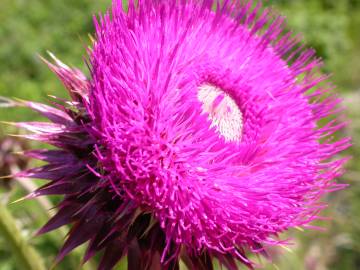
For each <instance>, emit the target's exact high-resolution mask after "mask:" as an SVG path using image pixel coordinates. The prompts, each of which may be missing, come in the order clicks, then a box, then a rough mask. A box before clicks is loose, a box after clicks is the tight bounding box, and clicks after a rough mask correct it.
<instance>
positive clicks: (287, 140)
mask: <svg viewBox="0 0 360 270" xmlns="http://www.w3.org/2000/svg"><path fill="white" fill-rule="evenodd" d="M134 2H135V1H130V3H129V7H128V11H124V9H123V8H122V6H121V1H120V0H118V1H117V0H115V1H114V3H113V7H112V9H111V11H110V12H109V13H107V14H106V15H104V16H103V17H101V18H100V19H99V20H95V25H96V38H95V42H94V45H93V48H92V49H91V50H89V58H90V60H89V66H90V70H91V77H90V79H87V78H86V77H85V76H84V75H83V74H82V73H81V72H80V71H78V70H76V69H71V68H69V67H67V66H65V65H64V64H62V63H61V62H59V61H58V60H56V63H55V64H50V63H48V65H49V66H50V68H51V69H52V70H53V71H54V72H55V73H56V74H57V75H58V76H59V78H60V79H61V80H62V81H63V83H64V85H65V87H66V88H67V89H68V90H69V93H70V95H71V98H72V99H71V101H63V102H62V101H60V100H58V101H57V103H54V107H49V106H45V105H41V104H37V103H33V102H25V105H27V106H29V107H31V108H32V109H34V110H36V111H39V112H40V113H41V114H43V115H44V116H46V117H47V118H49V119H50V120H51V122H52V123H19V124H18V125H19V126H22V127H25V128H27V129H29V130H31V131H33V134H32V135H29V136H28V137H29V138H30V139H36V140H40V141H43V142H47V143H49V144H52V145H54V146H56V147H58V148H59V149H58V150H34V151H30V152H27V153H26V154H27V155H28V156H30V157H33V158H37V159H40V160H44V161H47V162H48V165H45V166H43V167H40V168H35V169H31V170H29V171H26V172H23V173H22V174H21V176H26V177H35V178H43V179H48V180H49V182H48V184H46V185H44V186H43V187H41V188H40V189H39V190H37V191H36V192H35V193H34V194H31V195H30V197H32V196H40V195H50V194H51V195H53V194H61V195H64V198H63V201H62V202H61V203H60V204H59V206H58V208H59V210H58V213H57V214H56V215H55V216H54V217H53V218H52V219H51V220H50V221H49V222H48V223H47V224H46V225H45V226H44V227H43V228H42V229H41V230H40V233H45V232H48V231H51V230H54V229H56V228H58V227H60V226H63V225H65V224H71V225H72V229H71V231H70V234H69V237H68V238H67V240H66V242H65V244H64V246H63V248H62V250H61V251H60V254H59V256H58V258H57V259H58V260H61V259H62V258H63V257H64V256H65V255H66V254H67V253H69V252H70V251H71V250H72V249H73V248H75V247H76V246H78V245H80V244H82V243H85V242H87V241H89V243H88V249H87V252H86V254H85V257H84V261H87V260H88V259H90V258H91V257H92V256H93V255H95V254H96V253H97V252H100V251H102V250H104V253H103V257H102V261H101V263H100V266H99V269H111V268H112V267H113V266H114V265H115V264H116V263H117V262H118V260H119V259H120V258H121V257H122V256H124V255H127V256H128V262H129V269H159V268H162V269H178V267H179V266H178V262H179V259H182V260H183V261H184V263H185V264H186V265H187V266H188V267H189V268H190V269H212V261H211V260H212V258H217V259H218V260H219V262H220V263H221V264H223V265H224V266H226V267H227V268H228V269H237V264H236V261H240V262H242V263H243V264H245V265H247V266H248V267H250V268H252V267H254V266H255V265H254V263H253V262H252V261H250V259H249V258H248V254H249V253H261V254H266V248H267V247H268V246H273V245H278V244H284V243H285V244H286V241H284V240H281V239H280V238H279V234H280V233H282V232H284V231H286V230H288V229H290V228H293V227H297V226H301V227H311V226H310V225H309V223H310V222H311V221H313V220H315V219H316V218H317V217H318V213H319V211H320V210H321V209H322V208H323V207H324V206H325V205H324V204H323V203H321V202H320V201H319V199H320V198H321V196H322V195H323V194H324V193H327V192H331V191H334V190H338V189H341V188H342V187H343V186H342V185H340V184H337V183H335V182H334V179H335V178H336V177H337V176H339V175H340V174H341V173H342V167H343V163H344V162H345V159H339V158H336V157H334V156H335V155H336V154H337V153H339V152H340V151H342V150H344V149H345V148H347V147H348V146H349V139H348V138H340V139H334V136H333V134H334V133H335V132H336V131H338V130H339V129H341V128H342V127H343V126H344V125H345V124H344V123H342V122H341V121H339V120H338V118H337V116H338V115H339V114H340V112H341V108H339V102H340V100H339V99H338V98H337V97H336V96H335V95H334V93H333V92H332V88H333V87H332V86H331V85H330V84H329V83H327V82H326V79H327V76H323V75H321V74H320V72H319V70H318V68H319V66H320V61H319V59H317V58H315V56H314V52H313V51H312V50H308V49H305V48H304V46H303V45H301V44H299V39H298V38H297V37H293V35H292V33H286V32H285V31H284V23H283V20H284V19H283V18H282V17H278V16H275V15H273V13H272V12H271V11H270V10H268V9H264V8H262V7H261V4H260V3H258V4H256V5H254V3H253V2H252V1H213V0H198V1H195V0H193V1H191V0H188V1H185V0H184V1H176V0H166V1H165V0H164V1H162V0H152V1H145V0H143V1H142V0H140V1H138V2H139V3H138V4H135V3H134ZM220 2H221V3H220ZM214 4H216V8H215V9H212V7H213V6H214ZM254 6H255V7H254ZM55 107H56V108H55ZM321 119H323V121H322V122H321V123H322V124H321V125H320V124H319V120H321ZM329 119H331V120H329ZM325 120H326V121H325ZM325 122H327V123H326V124H323V123H325Z"/></svg>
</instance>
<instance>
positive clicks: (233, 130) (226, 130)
mask: <svg viewBox="0 0 360 270" xmlns="http://www.w3.org/2000/svg"><path fill="white" fill-rule="evenodd" d="M198 99H199V100H200V101H201V102H202V111H203V113H206V114H208V116H209V120H210V121H211V127H214V128H215V129H216V131H217V132H218V133H219V134H220V135H222V136H223V137H224V138H225V141H235V142H239V141H240V139H241V135H242V129H243V117H242V113H241V111H240V109H239V107H238V106H237V104H236V102H235V101H234V100H233V99H232V98H231V97H230V96H229V95H228V94H226V93H225V92H224V91H223V90H221V89H220V88H218V87H216V86H214V85H211V84H203V85H201V86H200V87H199V88H198Z"/></svg>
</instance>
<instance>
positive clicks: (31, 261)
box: [0, 203, 46, 270]
mask: <svg viewBox="0 0 360 270" xmlns="http://www.w3.org/2000/svg"><path fill="white" fill-rule="evenodd" d="M0 234H1V235H2V236H3V237H5V240H6V242H7V243H8V244H9V247H10V248H11V249H12V252H13V254H14V256H15V257H16V263H17V264H18V266H19V269H28V270H45V269H46V268H45V266H44V264H43V261H42V259H41V257H40V256H39V254H38V253H37V252H36V251H35V249H33V248H32V247H31V246H30V245H29V244H28V243H27V241H26V240H25V239H24V238H23V236H22V234H21V231H20V230H19V229H18V228H17V226H16V221H15V219H14V218H13V216H12V215H11V213H10V212H9V211H8V210H7V209H6V207H5V206H4V205H3V204H2V203H0Z"/></svg>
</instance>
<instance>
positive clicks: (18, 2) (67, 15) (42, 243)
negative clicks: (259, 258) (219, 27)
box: [0, 0, 360, 270]
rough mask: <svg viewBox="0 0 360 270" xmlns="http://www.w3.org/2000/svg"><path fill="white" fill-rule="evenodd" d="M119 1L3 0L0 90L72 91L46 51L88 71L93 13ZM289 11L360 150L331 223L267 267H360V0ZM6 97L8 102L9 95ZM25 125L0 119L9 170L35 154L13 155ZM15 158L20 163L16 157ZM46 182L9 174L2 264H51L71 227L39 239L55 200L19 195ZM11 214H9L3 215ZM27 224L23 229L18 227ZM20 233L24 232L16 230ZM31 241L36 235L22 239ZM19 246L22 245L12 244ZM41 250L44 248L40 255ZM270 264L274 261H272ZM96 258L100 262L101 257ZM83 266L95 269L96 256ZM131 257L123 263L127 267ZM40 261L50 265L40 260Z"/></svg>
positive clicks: (322, 1)
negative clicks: (46, 60) (15, 135)
mask: <svg viewBox="0 0 360 270" xmlns="http://www.w3.org/2000/svg"><path fill="white" fill-rule="evenodd" d="M109 4H110V0H75V1H74V0H62V1H58V0H1V2H0V96H8V97H18V98H23V99H30V100H37V101H46V95H48V94H56V95H57V96H64V95H65V91H64V90H63V88H62V86H61V84H60V83H59V82H58V80H57V79H56V78H55V76H54V75H53V74H52V73H51V72H50V71H49V70H48V69H47V67H46V66H45V65H44V64H43V63H42V62H41V61H40V60H39V58H38V54H40V55H45V54H46V50H51V51H52V52H54V53H55V54H56V55H57V56H58V57H59V58H60V59H61V60H62V61H64V62H65V63H67V64H69V65H73V66H77V67H80V68H81V69H82V70H84V71H85V72H86V67H85V65H84V61H83V57H84V55H85V54H86V53H85V47H86V46H87V44H88V43H89V37H88V34H91V33H93V26H92V16H91V15H92V14H95V13H97V12H100V11H105V10H106V8H107V7H108V6H109ZM267 5H274V6H275V7H276V9H277V10H279V11H280V12H281V13H282V14H285V15H286V16H287V18H288V23H289V26H290V28H291V29H294V30H295V32H297V33H298V32H301V33H303V35H304V39H305V40H306V42H307V44H308V45H309V46H310V47H313V48H315V49H316V50H317V52H318V55H320V56H321V57H322V58H323V59H324V61H325V67H324V71H325V72H328V73H331V74H333V76H332V80H333V81H334V82H335V83H336V84H337V86H338V90H337V91H338V92H339V94H340V96H341V97H342V98H343V99H344V102H345V103H346V105H347V116H348V118H349V119H350V120H351V123H350V124H349V126H348V128H347V129H346V130H345V131H344V132H346V133H347V134H349V135H351V136H352V137H353V144H354V146H353V147H352V149H350V150H349V151H348V153H347V154H350V155H352V156H353V158H352V160H351V161H350V162H349V163H348V172H347V173H346V174H345V175H344V176H343V177H342V178H341V179H339V181H341V182H344V183H348V184H349V185H350V187H349V188H348V189H346V190H343V191H341V192H337V193H334V194H330V195H329V196H328V197H327V198H326V200H328V202H329V205H330V207H329V208H328V209H327V210H326V211H324V214H325V215H326V216H330V217H332V219H331V220H330V221H326V222H325V223H319V225H323V226H324V227H326V228H327V231H325V232H317V231H305V232H300V231H295V230H294V231H291V232H290V233H289V236H290V237H292V238H293V239H294V240H293V242H294V245H293V246H290V247H289V249H290V250H286V249H283V250H282V249H281V248H279V249H276V250H274V251H273V257H274V259H273V264H272V263H267V267H266V269H294V270H297V269H299V270H300V269H309V270H325V269H344V270H353V269H360V218H359V213H360V183H359V180H360V170H359V168H358V166H357V164H358V163H359V161H360V153H359V150H360V149H359V148H358V144H359V142H360V1H359V0H338V1H336V0H270V1H268V3H267ZM0 104H1V103H0ZM0 115H1V116H0V120H3V121H6V120H21V121H24V120H30V119H34V118H36V117H38V116H36V115H34V114H33V113H31V112H29V111H27V110H22V109H11V108H6V109H1V110H0ZM9 132H15V131H14V130H12V129H10V128H7V127H5V126H0V138H2V139H0V149H1V150H0V174H2V175H5V174H8V173H9V172H8V170H9V167H11V166H13V167H12V169H14V166H15V169H18V168H22V167H25V166H26V165H27V161H26V160H19V158H9V155H8V153H9V152H11V151H17V150H21V149H22V148H26V147H28V145H26V143H24V142H21V141H20V142H19V141H16V142H14V141H11V140H9V139H4V138H5V137H4V136H5V134H6V133H9ZM14 164H15V165H14ZM32 184H33V185H37V184H38V183H37V182H35V183H31V182H26V183H23V184H19V183H9V182H6V181H5V180H0V192H1V193H0V206H1V207H0V214H1V216H2V217H3V216H4V215H8V217H9V214H10V215H11V217H12V221H13V222H14V223H11V222H10V223H7V224H1V225H0V270H15V269H16V270H23V269H24V270H27V268H29V267H30V266H27V265H26V264H24V263H23V262H21V260H19V257H21V256H22V254H21V252H23V253H27V254H32V253H34V254H35V252H36V253H37V254H38V259H36V260H35V261H36V262H35V264H36V263H37V261H38V262H39V263H40V261H42V262H41V263H43V264H44V265H45V266H46V269H48V268H50V266H51V265H52V262H53V259H54V257H55V256H56V253H57V250H58V249H59V247H60V245H61V242H62V241H63V238H64V237H65V235H66V230H60V231H58V232H54V233H50V234H49V235H46V236H41V237H38V238H34V237H33V234H34V232H35V231H36V229H37V228H39V227H40V226H41V224H44V223H45V221H46V220H47V219H48V215H49V214H50V213H49V212H48V211H46V210H45V209H46V208H47V207H49V206H50V205H51V204H53V203H54V201H49V200H48V199H45V200H42V201H25V202H19V203H15V204H9V202H11V201H14V200H16V199H18V198H20V197H21V196H23V195H24V194H26V193H27V192H28V190H30V189H32V188H33V186H31V185H32ZM0 223H6V222H0ZM16 228H17V229H16ZM12 234H19V238H18V239H15V240H14V239H13V238H14V237H10V236H12ZM24 240H26V241H27V243H28V244H25V242H22V241H24ZM12 247H18V249H16V248H12ZM81 252H82V251H81V250H78V251H76V252H74V253H73V254H72V255H71V256H70V257H69V258H67V259H65V260H64V261H63V262H62V263H61V264H60V265H58V266H56V267H55V269H64V270H65V269H82V268H81V267H80V255H81ZM34 256H35V257H36V255H34ZM263 262H264V263H266V261H265V260H263ZM92 264H93V265H92ZM92 264H89V265H87V266H86V267H84V268H83V269H89V270H90V269H95V268H94V265H96V259H95V261H94V262H92ZM125 264H126V262H123V263H122V265H120V266H119V269H122V268H123V266H124V265H125ZM36 267H37V266H35V269H39V270H40V267H41V266H38V268H36Z"/></svg>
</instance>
